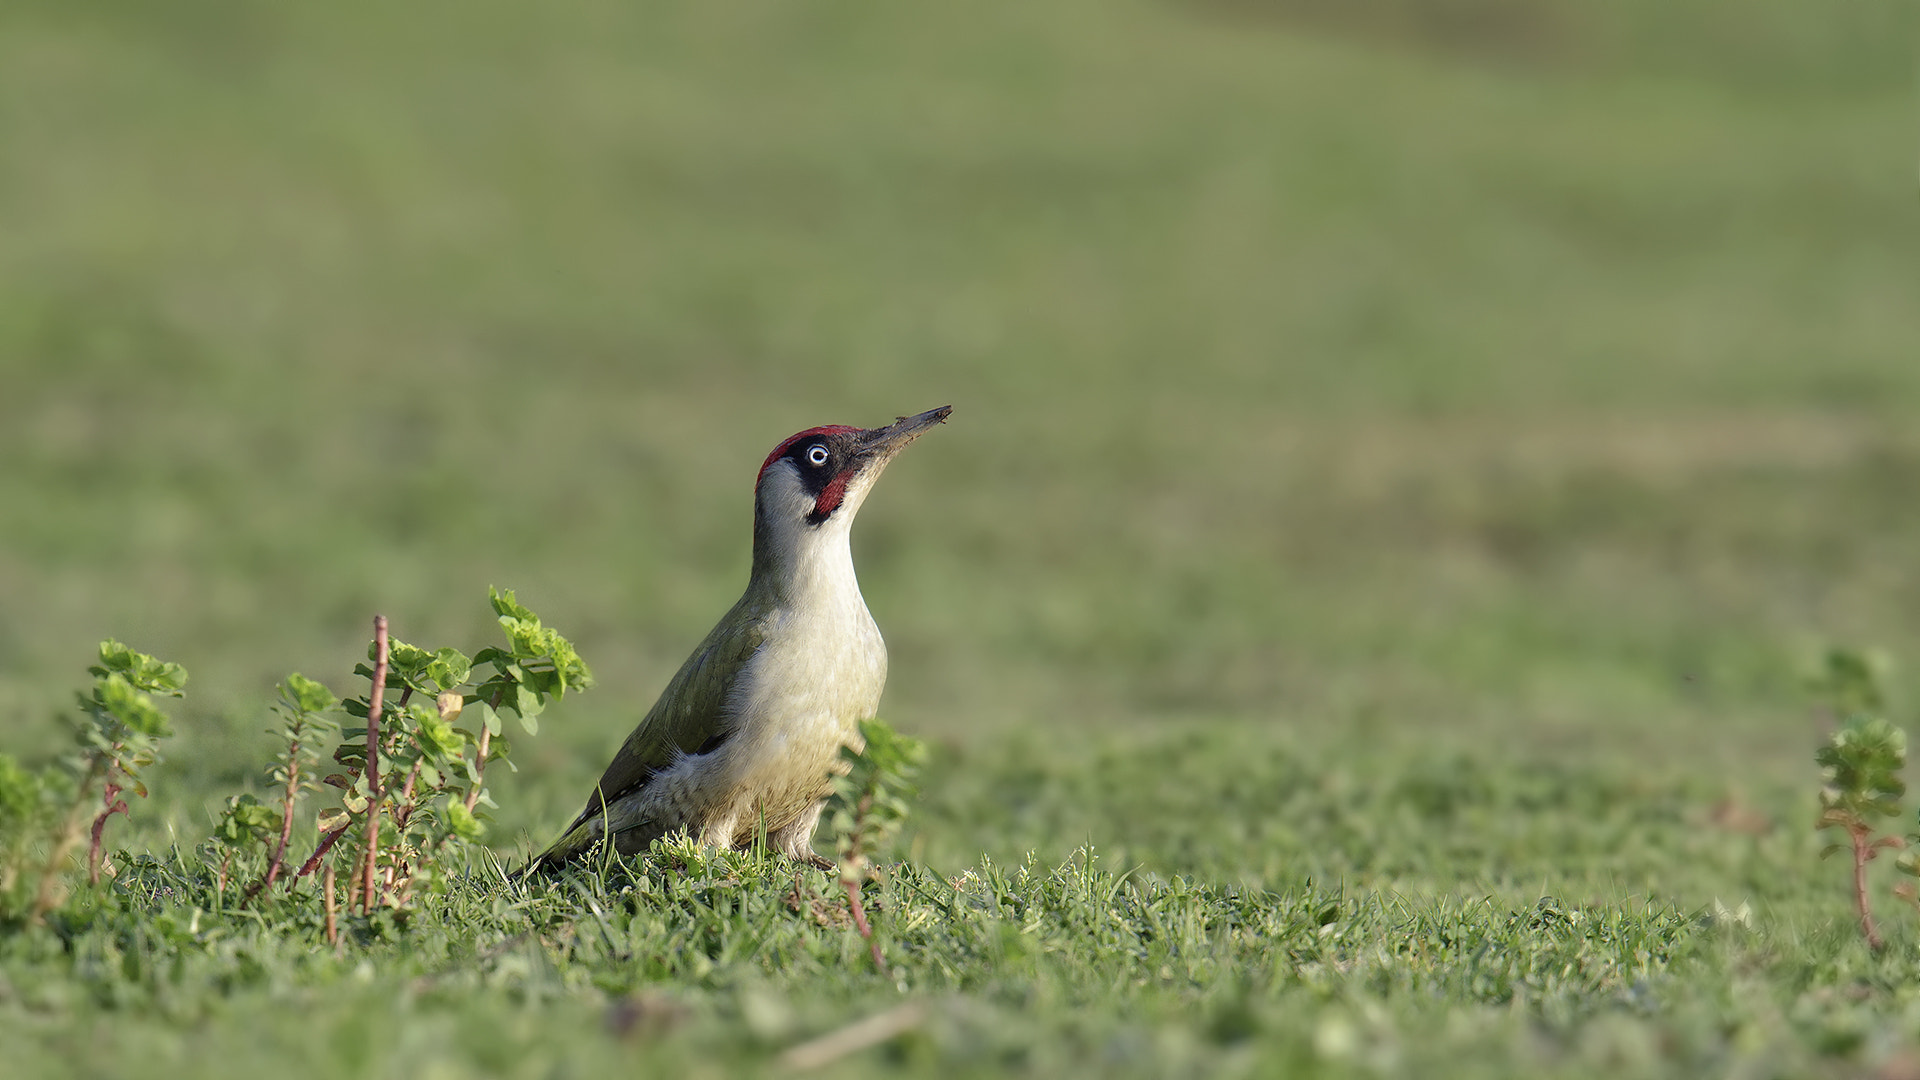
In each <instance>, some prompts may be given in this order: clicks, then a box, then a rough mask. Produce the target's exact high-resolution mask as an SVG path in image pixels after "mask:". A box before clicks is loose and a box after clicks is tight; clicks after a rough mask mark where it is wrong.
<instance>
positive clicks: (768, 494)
mask: <svg viewBox="0 0 1920 1080" xmlns="http://www.w3.org/2000/svg"><path fill="white" fill-rule="evenodd" d="M952 411H953V406H951V405H942V406H940V407H939V408H937V409H929V410H928V411H926V412H923V413H921V414H920V415H918V416H903V417H900V418H899V419H898V420H895V421H894V422H893V423H891V424H888V425H887V426H886V427H879V428H857V427H848V426H846V425H844V424H835V425H831V426H828V427H816V428H808V429H807V430H805V431H802V432H800V433H799V434H797V435H794V436H793V437H791V438H789V439H787V440H785V441H784V442H782V443H781V444H780V445H779V446H776V447H774V448H773V453H771V454H768V455H767V460H766V462H765V463H764V464H762V465H761V466H760V478H759V480H758V481H757V482H756V483H755V485H754V507H753V522H754V566H755V570H756V571H758V570H759V568H760V566H761V563H762V560H763V558H769V557H776V556H777V553H778V552H779V551H783V550H787V549H791V548H794V547H797V546H798V547H805V546H811V543H812V542H813V541H815V540H824V539H827V538H829V537H833V536H839V537H844V536H845V535H846V533H847V529H848V528H849V527H850V526H851V525H852V524H853V517H854V515H855V514H857V513H859V512H860V504H861V503H862V502H864V501H866V498H867V492H868V491H871V490H872V489H873V482H874V481H875V480H878V479H879V478H880V474H881V472H883V471H885V469H886V467H887V463H888V462H889V461H892V460H893V456H894V455H895V454H897V453H899V452H900V451H901V450H902V449H903V448H904V447H905V446H906V445H907V444H908V443H910V442H912V441H913V440H915V439H917V438H919V437H920V436H921V435H922V434H923V433H925V432H926V431H927V429H929V428H931V427H933V426H934V425H935V424H939V423H942V422H944V421H945V420H946V418H947V414H948V413H951V412H952Z"/></svg>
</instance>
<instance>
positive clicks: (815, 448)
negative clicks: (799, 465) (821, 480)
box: [807, 443, 827, 468]
mask: <svg viewBox="0 0 1920 1080" xmlns="http://www.w3.org/2000/svg"><path fill="white" fill-rule="evenodd" d="M826 463H827V448H826V447H824V446H821V445H820V444H819V443H814V444H813V445H812V446H809V447H807V464H809V465H812V466H814V467H815V468H818V467H820V466H822V465H825V464H826Z"/></svg>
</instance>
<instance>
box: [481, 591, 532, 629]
mask: <svg viewBox="0 0 1920 1080" xmlns="http://www.w3.org/2000/svg"><path fill="white" fill-rule="evenodd" d="M487 600H488V601H489V602H490V603H492V604H493V613H494V614H495V615H498V616H500V617H502V618H513V619H526V620H530V621H532V622H536V623H537V622H539V621H540V617H539V616H537V615H535V614H534V613H533V612H531V611H528V610H527V609H526V608H525V607H523V606H521V604H520V601H518V600H516V599H514V596H513V590H512V589H495V588H494V587H493V586H491V585H489V586H487Z"/></svg>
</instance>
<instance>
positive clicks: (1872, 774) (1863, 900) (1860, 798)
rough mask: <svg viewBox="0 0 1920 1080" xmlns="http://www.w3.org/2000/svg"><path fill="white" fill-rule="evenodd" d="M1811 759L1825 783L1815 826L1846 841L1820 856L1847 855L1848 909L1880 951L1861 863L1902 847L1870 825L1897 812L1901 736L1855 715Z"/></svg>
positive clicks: (1901, 791) (1903, 751) (1902, 790)
mask: <svg viewBox="0 0 1920 1080" xmlns="http://www.w3.org/2000/svg"><path fill="white" fill-rule="evenodd" d="M1816 760H1817V761H1818V762H1819V763H1820V766H1821V768H1822V769H1823V770H1824V772H1825V780H1826V783H1825V784H1824V785H1823V786H1822V787H1821V788H1820V818H1819V827H1820V828H1822V829H1840V830H1842V831H1843V832H1844V833H1845V834H1846V837H1847V842H1846V843H1844V844H1830V845H1828V847H1827V849H1826V850H1825V851H1824V852H1822V853H1821V854H1822V856H1823V857H1824V856H1827V855H1833V854H1835V853H1836V852H1840V851H1847V850H1851V852H1852V854H1853V904H1854V910H1855V912H1856V913H1857V914H1858V915H1859V917H1860V932H1861V933H1862V934H1864V935H1866V939H1867V944H1868V945H1869V946H1870V947H1872V948H1874V949H1879V948H1883V947H1884V946H1885V945H1886V942H1885V941H1884V940H1883V939H1882V938H1881V937H1880V931H1879V928H1878V927H1876V926H1875V925H1874V921H1873V903H1872V900H1871V897H1870V895H1869V893H1868V890H1867V864H1868V863H1870V862H1872V861H1873V860H1874V859H1875V858H1877V857H1878V856H1879V854H1880V853H1881V852H1882V851H1885V850H1887V849H1888V848H1898V847H1903V846H1905V841H1903V840H1901V839H1900V837H1898V836H1891V835H1879V834H1878V830H1877V829H1876V827H1875V824H1874V823H1875V821H1876V820H1878V819H1881V818H1890V817H1893V816H1895V815H1897V814H1898V813H1899V812H1900V799H1901V797H1902V796H1903V795H1905V794H1906V791H1907V785H1906V783H1905V782H1903V781H1902V780H1901V779H1900V769H1901V767H1902V766H1903V765H1905V764H1906V760H1907V736H1906V734H1905V733H1904V732H1902V731H1901V730H1900V729H1899V728H1897V727H1894V726H1893V725H1892V724H1890V723H1888V722H1887V721H1886V720H1884V719H1882V718H1880V717H1877V716H1855V717H1853V718H1852V719H1850V720H1848V721H1847V723H1846V725H1845V726H1843V727H1842V728H1841V729H1840V730H1839V731H1836V732H1834V733H1833V737H1832V739H1830V740H1829V741H1828V743H1827V745H1826V746H1823V747H1821V748H1820V752H1819V754H1818V755H1816Z"/></svg>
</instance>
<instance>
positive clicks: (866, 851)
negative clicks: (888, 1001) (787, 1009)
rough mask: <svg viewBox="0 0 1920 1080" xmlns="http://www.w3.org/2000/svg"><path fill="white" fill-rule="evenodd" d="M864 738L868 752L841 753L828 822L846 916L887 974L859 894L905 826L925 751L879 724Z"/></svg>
mask: <svg viewBox="0 0 1920 1080" xmlns="http://www.w3.org/2000/svg"><path fill="white" fill-rule="evenodd" d="M860 734H861V736H862V737H863V738H864V739H865V747H864V749H861V750H859V751H855V750H854V749H853V748H852V747H850V746H844V747H841V748H840V760H841V762H842V763H843V764H844V765H845V766H846V772H844V773H842V774H840V775H836V776H835V777H834V778H833V797H832V799H831V800H829V801H828V804H827V810H826V819H827V826H828V828H829V829H830V830H831V831H832V833H833V835H834V838H835V848H836V851H837V853H838V855H839V858H838V860H837V861H838V864H839V868H840V887H841V888H843V889H845V890H846V893H847V911H848V913H849V914H850V915H852V917H853V925H854V928H855V929H856V930H858V931H859V932H860V936H861V937H863V938H865V939H866V941H867V948H868V950H869V952H870V953H871V954H872V956H873V966H874V967H875V968H876V969H878V970H879V971H880V972H882V973H883V974H884V973H885V972H886V970H887V961H886V956H885V954H884V953H883V952H882V950H881V948H880V941H879V939H878V938H876V937H875V936H874V933H873V924H872V923H871V922H870V921H869V920H868V918H867V911H866V905H865V904H864V903H862V902H861V899H860V890H861V886H862V884H863V883H864V882H865V881H866V880H867V878H868V877H870V876H871V875H872V873H873V869H874V868H873V857H874V855H875V854H877V853H878V852H879V850H880V849H881V848H882V847H883V846H885V845H886V843H887V842H888V841H889V840H891V839H892V838H893V836H894V835H895V834H896V833H898V832H899V831H900V827H901V825H903V824H904V823H905V822H906V819H907V814H908V811H909V806H910V803H911V801H912V799H913V794H914V777H915V776H917V775H918V774H919V772H920V766H921V765H922V764H923V763H924V762H925V761H926V758H927V747H926V744H925V743H923V742H921V741H920V740H918V739H914V738H911V737H909V736H906V735H902V734H900V733H899V732H896V731H894V730H893V728H891V727H889V726H887V725H886V724H885V723H883V722H882V721H879V720H867V721H863V722H862V723H861V724H860Z"/></svg>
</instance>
